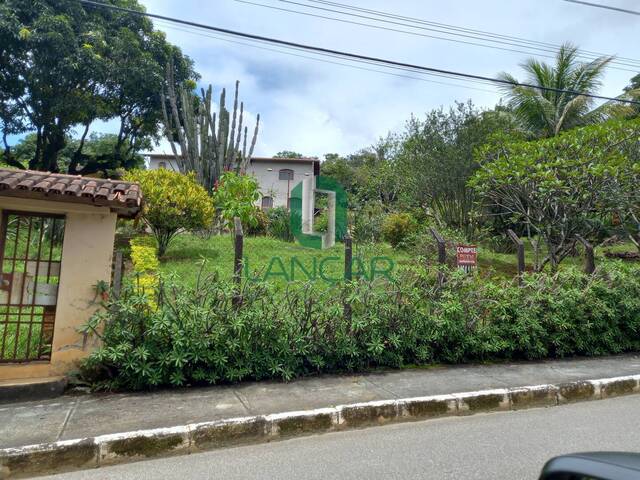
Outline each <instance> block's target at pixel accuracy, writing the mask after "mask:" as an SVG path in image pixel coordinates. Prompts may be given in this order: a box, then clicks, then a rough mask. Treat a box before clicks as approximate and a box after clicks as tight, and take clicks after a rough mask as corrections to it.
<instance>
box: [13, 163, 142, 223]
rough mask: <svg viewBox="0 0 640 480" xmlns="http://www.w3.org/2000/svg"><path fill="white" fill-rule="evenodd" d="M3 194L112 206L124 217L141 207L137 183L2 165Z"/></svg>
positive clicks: (130, 215)
mask: <svg viewBox="0 0 640 480" xmlns="http://www.w3.org/2000/svg"><path fill="white" fill-rule="evenodd" d="M2 196H6V197H20V198H32V199H37V200H47V201H51V202H70V203H81V204H84V205H87V204H88V205H95V206H99V207H109V208H110V209H111V211H113V212H115V213H117V214H118V215H119V216H121V217H125V218H132V217H135V216H136V215H137V214H138V213H139V212H140V210H141V208H142V192H141V191H140V187H139V186H138V185H137V184H135V183H130V182H123V181H121V180H111V179H107V180H105V179H102V178H90V177H82V176H80V175H75V176H74V175H63V174H59V173H48V172H36V171H33V170H10V169H6V168H0V197H2Z"/></svg>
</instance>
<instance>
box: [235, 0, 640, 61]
mask: <svg viewBox="0 0 640 480" xmlns="http://www.w3.org/2000/svg"><path fill="white" fill-rule="evenodd" d="M235 1H236V2H238V3H244V4H247V5H254V6H257V7H263V8H269V9H272V10H280V11H283V12H288V13H295V14H298V15H304V16H307V17H315V18H321V19H324V20H332V21H335V22H340V23H348V24H351V25H359V26H363V27H369V28H375V29H378V30H386V31H389V32H397V33H404V34H407V35H413V36H417V37H426V38H434V39H437V40H445V41H448V42H454V43H463V44H466V45H473V46H477V47H485V48H491V49H494V50H504V51H507V52H514V53H522V54H525V55H531V52H530V51H524V50H516V49H513V48H505V47H497V46H495V45H486V44H483V43H476V42H470V41H466V40H457V39H454V38H447V37H440V36H437V35H429V34H425V33H418V32H412V31H409V30H401V29H398V28H392V27H384V26H381V25H372V24H370V23H363V22H358V21H354V20H346V19H343V18H336V17H329V16H326V15H319V14H315V13H309V12H301V11H299V10H292V9H288V8H282V7H276V6H273V5H268V4H264V3H257V2H252V1H249V0H235ZM281 1H282V0H281ZM310 8H317V7H310ZM348 15H349V14H348ZM394 23H395V22H394ZM445 33H446V32H445ZM473 38H475V37H473ZM538 55H540V56H543V57H547V58H555V56H554V55H545V54H538ZM625 65H626V64H625ZM611 68H615V69H617V70H624V71H627V72H632V73H636V72H638V71H639V70H640V66H638V67H637V68H636V69H634V70H631V69H627V68H621V67H616V66H612V67H611Z"/></svg>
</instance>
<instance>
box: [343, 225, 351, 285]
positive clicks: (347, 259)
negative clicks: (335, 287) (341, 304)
mask: <svg viewBox="0 0 640 480" xmlns="http://www.w3.org/2000/svg"><path fill="white" fill-rule="evenodd" d="M352 263H353V250H352V241H351V235H349V233H348V232H347V234H346V235H345V237H344V279H345V280H347V281H350V280H351V279H352V278H353V265H352Z"/></svg>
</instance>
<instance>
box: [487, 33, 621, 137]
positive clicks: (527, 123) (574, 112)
mask: <svg viewBox="0 0 640 480" xmlns="http://www.w3.org/2000/svg"><path fill="white" fill-rule="evenodd" d="M611 60H613V57H598V58H596V59H594V60H593V61H591V62H580V61H579V60H578V48H577V47H575V46H573V45H571V44H570V43H566V44H564V45H563V46H562V47H561V48H560V50H559V51H558V54H557V57H556V63H555V65H549V64H547V63H545V62H540V61H538V60H536V59H534V58H530V59H528V60H526V61H525V62H524V63H523V64H522V65H521V66H522V68H523V69H524V71H525V73H526V78H525V80H524V83H528V84H532V85H536V86H539V87H546V88H554V89H559V90H568V91H572V92H582V93H591V94H593V93H596V92H597V91H598V89H599V88H600V86H601V80H602V76H603V75H604V71H605V68H606V66H607V65H608V64H609V62H610V61H611ZM499 78H501V79H503V80H506V81H508V82H511V83H518V80H517V78H516V77H514V76H513V75H511V74H509V73H505V72H503V73H501V74H500V75H499ZM503 88H504V91H505V93H506V95H507V98H508V104H509V106H510V107H511V108H512V109H513V111H514V112H515V114H516V115H517V117H518V118H519V119H520V121H521V122H522V124H523V126H524V127H525V128H527V129H529V130H530V131H531V133H533V134H534V135H536V136H539V137H552V136H555V135H558V133H560V132H561V131H563V130H568V129H570V128H573V127H576V126H580V125H586V124H588V123H593V122H596V121H600V120H601V119H602V115H603V110H602V109H595V110H593V109H592V107H593V103H594V102H593V99H591V98H589V97H585V96H584V95H577V94H572V93H559V92H554V91H550V90H543V89H539V88H532V87H523V86H517V85H507V86H505V87H503Z"/></svg>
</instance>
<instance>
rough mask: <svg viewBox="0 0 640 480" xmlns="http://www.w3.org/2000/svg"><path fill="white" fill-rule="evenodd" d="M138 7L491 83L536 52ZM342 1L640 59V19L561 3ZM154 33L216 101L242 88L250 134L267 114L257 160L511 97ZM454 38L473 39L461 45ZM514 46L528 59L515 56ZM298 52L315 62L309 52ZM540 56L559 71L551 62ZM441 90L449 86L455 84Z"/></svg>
mask: <svg viewBox="0 0 640 480" xmlns="http://www.w3.org/2000/svg"><path fill="white" fill-rule="evenodd" d="M140 1H141V3H142V4H144V5H145V7H146V8H147V11H148V12H150V13H157V14H161V15H167V16H173V17H178V18H181V19H185V20H191V21H195V22H199V23H205V24H209V25H213V26H218V27H223V28H228V29H233V30H239V31H242V32H250V33H254V34H258V35H264V36H270V37H275V38H279V39H283V40H289V41H294V42H299V43H307V44H311V45H315V46H321V47H326V48H332V49H339V50H343V51H348V52H353V53H358V54H363V55H370V56H377V57H382V58H386V59H393V60H396V61H401V62H407V63H412V64H420V65H425V66H431V67H436V68H442V69H449V70H455V71H462V72H468V73H474V74H479V75H486V76H495V75H496V74H498V73H499V72H502V71H507V72H509V73H512V74H514V75H515V76H516V77H517V78H519V79H521V80H524V78H523V74H522V72H521V71H520V69H519V66H518V64H519V63H520V62H522V61H523V60H524V59H525V58H527V57H531V56H535V54H534V53H533V52H530V53H518V52H510V51H503V50H496V49H489V48H484V47H479V46H474V45H469V44H463V43H457V42H452V41H445V40H441V39H436V38H427V37H424V36H421V35H441V34H439V33H435V32H432V31H426V30H420V29H415V28H413V29H412V28H408V27H405V26H398V25H393V24H384V23H376V22H373V21H371V20H368V19H362V18H355V17H348V16H341V15H338V14H335V13H332V12H327V11H320V10H313V9H310V8H308V7H305V6H303V5H309V3H308V1H307V0H292V1H294V2H296V3H298V5H296V4H292V3H285V2H282V1H279V0H249V1H251V2H254V3H260V4H264V5H270V6H272V7H277V8H284V9H291V10H298V11H304V12H307V13H310V14H315V15H325V16H333V17H337V18H342V19H347V20H350V21H357V22H362V23H376V24H377V25H382V26H385V27H388V28H396V29H403V30H411V31H413V32H414V33H417V34H418V35H415V34H414V35H411V34H407V33H401V32H394V31H385V30H380V29H374V28H369V27H366V26H362V25H353V24H348V23H341V22H336V21H332V20H328V19H322V18H317V17H312V16H304V15H299V14H296V13H291V12H286V11H281V10H275V9H273V8H265V7H261V6H258V5H255V4H253V5H252V4H248V3H242V2H239V1H237V0H215V1H205V0H180V1H175V0H140ZM335 1H337V2H340V3H343V4H350V5H354V6H359V7H366V8H369V9H375V10H381V11H385V12H389V13H393V14H399V15H405V16H410V17H417V18H420V19H424V20H428V21H432V22H439V23H445V24H449V25H454V26H458V27H465V28H473V29H477V30H483V31H488V32H493V33H496V34H502V35H510V36H516V37H520V38H525V39H529V40H536V41H543V42H547V43H551V44H560V43H563V42H566V41H570V42H573V43H574V44H576V45H578V46H579V47H581V48H582V49H583V50H588V51H593V52H597V53H605V54H611V55H618V56H621V57H628V58H635V59H640V51H638V28H639V27H640V17H638V16H633V15H628V14H623V13H617V12H614V11H608V10H603V9H598V8H592V7H587V6H583V5H577V4H573V3H568V2H565V1H562V0H517V1H507V0H483V1H482V2H480V1H478V0H450V1H442V0H440V1H436V0H396V1H389V0H335ZM594 1H598V2H600V3H607V4H609V5H615V6H619V7H626V8H630V9H636V8H637V7H638V4H640V1H639V0H594ZM310 5H314V4H310ZM315 5H316V6H320V7H323V8H334V7H327V6H326V5H324V6H323V5H319V4H315ZM392 21H397V20H392ZM155 25H156V28H158V29H161V30H163V31H165V32H166V34H167V37H168V40H169V41H171V42H172V43H174V44H176V45H178V46H180V47H181V48H182V50H183V52H184V53H186V54H187V55H189V56H190V57H191V58H193V60H194V61H195V65H196V70H197V71H198V72H199V73H200V74H201V76H202V84H203V85H207V84H212V85H213V88H214V93H215V94H219V92H220V89H221V88H222V87H227V88H228V89H231V88H232V87H233V84H234V82H235V80H236V79H237V80H239V81H240V97H241V100H243V101H244V103H245V109H246V111H248V112H249V116H250V117H252V118H251V120H252V122H251V123H250V125H251V127H253V119H254V118H255V114H257V113H260V116H261V128H260V133H259V136H258V142H257V145H256V152H255V154H256V155H261V156H271V155H273V154H275V153H276V152H278V151H282V150H293V151H297V152H300V153H302V154H304V155H309V156H318V157H322V156H323V155H324V154H326V153H340V154H348V153H352V152H355V151H357V150H359V149H361V148H364V147H367V146H370V145H371V144H373V143H375V142H376V141H377V139H379V138H380V137H382V136H386V134H387V133H388V132H397V131H401V130H402V128H403V126H404V124H405V122H406V121H407V120H408V119H409V118H410V117H411V115H415V116H417V117H423V116H424V115H425V113H426V112H428V111H430V110H432V109H434V108H439V107H441V106H444V107H445V108H448V107H449V106H451V105H453V104H454V102H455V101H467V100H469V99H470V100H472V101H473V103H474V104H475V105H476V106H478V107H482V108H491V107H493V106H494V105H495V104H496V103H497V102H498V101H499V100H500V97H501V94H500V91H499V90H498V89H496V88H495V87H494V86H490V85H479V84H475V83H466V82H461V81H459V80H452V79H449V78H439V77H431V76H424V75H418V74H415V73H407V72H395V73H396V74H400V75H406V76H415V77H419V78H421V80H418V79H414V78H405V77H398V76H393V75H389V74H382V73H378V72H373V71H369V70H362V69H354V68H349V67H346V66H343V65H336V64H331V63H323V62H318V61H315V60H311V59H308V58H301V57H299V56H293V55H285V54H282V53H278V52H275V51H272V50H267V49H276V50H277V49H278V48H277V47H271V46H266V45H261V47H263V48H256V47H255V46H249V45H243V44H238V43H232V42H229V41H228V40H233V42H238V41H241V42H242V40H237V39H231V38H229V37H227V38H226V41H225V40H221V39H220V38H212V36H211V35H213V34H212V33H206V32H203V31H194V30H193V29H191V30H190V31H189V29H187V30H185V28H186V27H183V26H172V25H171V24H168V23H165V22H155ZM223 38H224V37H223ZM449 38H457V39H458V40H466V41H473V40H470V39H465V38H460V37H449ZM265 48H267V49H265ZM506 48H515V49H518V48H516V47H509V46H506ZM289 53H295V54H296V55H309V54H306V53H301V52H289ZM538 58H540V59H541V60H545V61H552V59H550V58H544V57H540V56H539V57H538ZM329 60H331V61H333V62H341V63H348V62H344V61H343V60H336V59H329ZM359 66H360V67H361V68H367V69H376V70H380V67H376V66H371V65H359ZM621 68H627V69H628V68H630V67H628V66H626V67H625V66H623V67H621ZM636 71H638V70H636ZM633 75H634V72H633V71H624V70H615V69H612V68H610V69H608V72H607V74H606V77H605V79H604V85H603V87H602V89H601V91H600V93H601V94H603V95H607V96H616V95H619V94H620V93H621V92H622V89H623V88H624V87H625V86H626V85H627V84H628V83H629V79H630V78H631V77H632V76H633ZM432 82H444V83H447V84H448V85H444V84H442V83H432ZM113 128H114V125H113V124H106V125H99V126H97V127H96V129H97V130H100V131H110V130H112V129H113ZM154 150H155V151H157V152H167V153H168V152H169V148H168V145H166V144H161V145H158V146H156V147H155V148H154Z"/></svg>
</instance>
